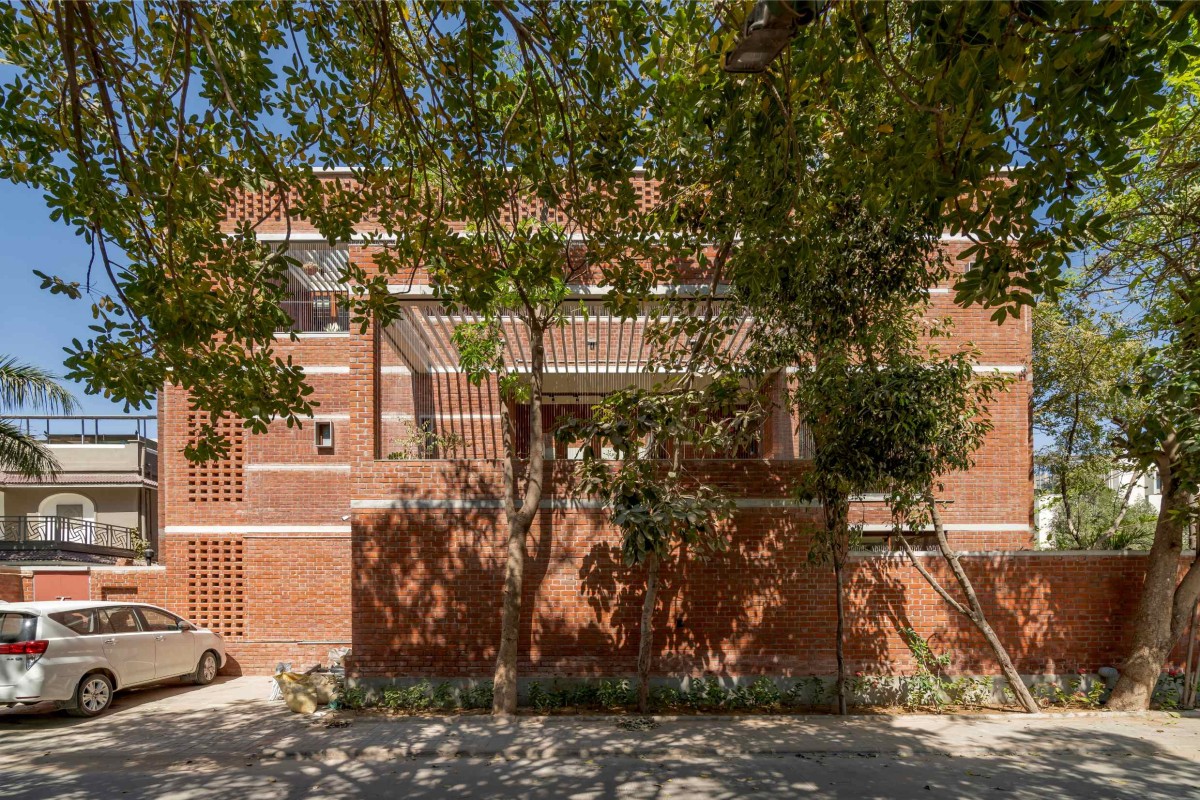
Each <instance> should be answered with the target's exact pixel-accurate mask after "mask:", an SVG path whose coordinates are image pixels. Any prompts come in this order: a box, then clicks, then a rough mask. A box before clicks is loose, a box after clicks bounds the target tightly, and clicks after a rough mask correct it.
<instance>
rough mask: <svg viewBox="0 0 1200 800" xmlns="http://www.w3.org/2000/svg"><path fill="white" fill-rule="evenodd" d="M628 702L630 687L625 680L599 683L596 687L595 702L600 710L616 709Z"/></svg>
mask: <svg viewBox="0 0 1200 800" xmlns="http://www.w3.org/2000/svg"><path fill="white" fill-rule="evenodd" d="M630 700H631V697H630V685H629V681H627V680H624V679H622V680H619V681H600V685H599V686H598V687H596V702H597V703H599V704H600V706H601V707H602V708H617V707H619V706H623V705H626V704H627V703H629V702H630Z"/></svg>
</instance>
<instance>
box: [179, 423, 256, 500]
mask: <svg viewBox="0 0 1200 800" xmlns="http://www.w3.org/2000/svg"><path fill="white" fill-rule="evenodd" d="M206 417H207V415H205V414H203V413H201V412H196V411H193V412H190V413H189V414H188V417H187V425H188V438H189V439H192V438H194V436H195V432H196V430H197V428H199V427H200V426H201V425H202V424H204V422H205V421H206ZM215 427H216V429H217V430H218V431H219V432H220V433H222V434H224V436H225V437H226V439H227V440H228V441H229V456H228V457H227V458H224V459H221V460H219V461H218V460H213V461H206V462H204V463H203V464H197V463H194V462H188V465H187V487H188V500H190V501H191V502H193V503H213V502H241V500H242V486H243V483H244V480H245V476H244V474H243V471H242V466H243V461H244V456H245V443H244V441H243V433H242V432H243V428H242V425H241V423H240V422H236V421H234V420H227V419H226V420H221V421H220V422H218V423H217V424H216V426H215Z"/></svg>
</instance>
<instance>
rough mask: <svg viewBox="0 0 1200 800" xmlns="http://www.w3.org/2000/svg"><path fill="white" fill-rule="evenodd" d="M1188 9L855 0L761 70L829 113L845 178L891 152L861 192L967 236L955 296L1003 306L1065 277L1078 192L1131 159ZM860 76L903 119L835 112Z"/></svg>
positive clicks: (1114, 174) (1078, 217)
mask: <svg viewBox="0 0 1200 800" xmlns="http://www.w3.org/2000/svg"><path fill="white" fill-rule="evenodd" d="M735 8H736V7H735ZM1196 9H1197V4H1196V3H1194V2H1183V3H1178V4H1174V5H1171V6H1166V5H1152V4H1148V3H1041V2H1013V3H958V2H916V1H915V0H909V1H907V2H889V3H880V2H876V1H875V0H849V1H848V2H841V3H836V4H833V5H832V7H831V8H830V10H829V13H826V14H823V15H821V17H820V18H819V19H818V21H817V22H815V23H814V24H812V25H808V26H805V27H804V28H802V29H801V30H800V32H799V34H798V35H797V36H796V38H795V40H794V42H793V45H792V47H791V48H790V52H788V57H787V58H785V59H783V60H781V61H779V62H777V73H775V74H767V75H765V76H763V77H762V78H761V79H760V80H761V82H762V83H764V84H768V85H773V86H776V87H777V92H778V94H779V95H781V96H783V97H784V98H788V99H789V100H792V99H794V98H796V97H797V95H799V97H800V98H801V99H803V100H804V101H807V103H808V105H807V115H820V114H824V115H828V118H829V120H830V122H831V123H832V125H833V126H834V127H835V128H836V129H838V131H839V137H838V139H837V140H831V141H830V142H829V144H830V148H831V149H830V161H831V164H830V169H833V170H838V171H840V172H842V173H843V180H844V181H845V182H846V183H847V184H848V185H849V184H852V183H853V182H854V176H855V173H856V172H857V169H858V168H859V166H860V165H862V164H868V165H871V166H876V165H878V166H880V167H883V166H886V169H881V170H880V171H879V172H878V173H877V174H878V175H879V176H881V179H880V180H877V181H875V182H873V183H872V185H871V186H870V187H869V189H867V190H866V191H865V193H864V195H863V202H864V203H865V204H866V205H868V206H874V205H876V204H878V205H880V206H886V205H889V204H891V205H896V206H898V205H899V204H898V203H892V202H891V201H892V200H898V201H899V203H903V202H910V200H909V198H913V199H918V198H919V200H920V201H921V202H922V203H924V204H925V205H924V209H925V210H926V213H929V214H933V215H936V216H937V217H938V218H939V219H940V220H941V222H942V224H943V226H944V228H945V229H946V230H949V231H952V232H956V233H962V234H964V235H966V236H968V237H970V238H971V239H972V240H974V242H975V245H974V246H972V247H971V248H969V249H968V250H967V251H966V252H964V253H963V254H962V257H963V258H964V259H970V261H971V264H970V266H969V269H967V270H966V272H965V273H964V275H963V276H962V278H961V279H960V280H959V281H958V283H957V299H958V301H959V302H960V303H963V304H969V303H981V304H983V305H984V306H986V307H991V308H995V309H996V311H995V318H996V319H997V320H998V321H999V320H1003V319H1005V317H1006V316H1010V315H1015V314H1016V313H1018V310H1019V308H1020V306H1022V305H1033V304H1034V300H1035V298H1036V297H1038V296H1039V295H1041V294H1042V293H1044V292H1048V293H1053V292H1054V291H1056V290H1057V289H1058V288H1061V286H1062V273H1063V271H1064V269H1065V267H1066V266H1067V264H1068V261H1069V258H1070V256H1071V255H1072V253H1073V252H1074V251H1076V250H1078V249H1080V248H1081V247H1082V246H1084V245H1085V244H1086V242H1087V241H1089V239H1090V238H1091V237H1092V236H1096V235H1100V234H1101V232H1103V231H1104V228H1105V223H1106V220H1105V218H1104V217H1103V215H1102V214H1099V213H1097V211H1096V210H1095V209H1094V208H1093V207H1091V206H1090V205H1088V204H1086V203H1084V202H1083V201H1084V199H1085V197H1086V196H1087V193H1088V191H1089V189H1091V188H1092V187H1094V186H1096V185H1099V184H1101V183H1108V184H1110V185H1115V183H1116V182H1119V181H1120V180H1121V178H1122V177H1123V176H1124V175H1125V174H1126V173H1128V172H1129V171H1130V169H1132V166H1133V163H1134V162H1135V160H1136V158H1135V157H1134V156H1133V155H1132V154H1131V149H1130V148H1131V146H1132V145H1133V142H1132V140H1133V139H1134V138H1136V136H1137V135H1138V133H1139V132H1140V131H1142V130H1143V129H1144V128H1145V125H1146V120H1147V114H1148V112H1150V111H1152V110H1153V109H1155V108H1158V107H1160V106H1161V104H1162V102H1163V97H1162V95H1161V94H1160V90H1161V88H1162V87H1163V76H1164V72H1165V67H1166V58H1167V56H1168V54H1169V52H1170V50H1171V48H1172V47H1174V46H1175V45H1177V44H1179V43H1181V42H1182V41H1184V40H1185V39H1186V38H1187V37H1188V35H1189V33H1190V30H1191V24H1192V22H1191V17H1192V16H1193V15H1194V14H1195V12H1196ZM730 13H731V14H737V13H738V12H730ZM726 49H728V48H726ZM864 65H865V68H864ZM860 85H864V86H880V87H881V88H882V89H883V90H884V91H885V92H887V93H888V95H889V96H890V97H891V98H892V99H893V100H895V101H896V102H898V103H900V104H902V107H903V109H904V117H905V120H906V122H905V124H903V125H896V124H895V120H894V119H884V118H882V117H881V118H879V119H877V120H876V121H875V122H876V124H877V125H879V126H883V127H884V130H886V131H887V134H888V135H887V136H886V137H878V136H877V131H876V125H871V124H857V125H855V124H847V123H845V122H843V121H842V120H841V104H842V101H843V99H844V98H845V96H846V95H847V94H853V93H854V91H855V90H856V88H857V87H859V86H860ZM863 122H864V123H865V122H866V120H864V121H863ZM838 152H841V153H843V154H844V155H847V156H848V155H851V154H853V156H854V157H839V156H838V155H837V153H838ZM1002 171H1003V172H1002Z"/></svg>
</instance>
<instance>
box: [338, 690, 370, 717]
mask: <svg viewBox="0 0 1200 800" xmlns="http://www.w3.org/2000/svg"><path fill="white" fill-rule="evenodd" d="M337 704H338V706H339V707H340V708H349V709H351V710H355V711H357V710H358V709H361V708H366V706H367V690H366V689H363V688H362V687H360V686H346V685H342V686H339V687H338V695H337Z"/></svg>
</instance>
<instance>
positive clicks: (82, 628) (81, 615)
mask: <svg viewBox="0 0 1200 800" xmlns="http://www.w3.org/2000/svg"><path fill="white" fill-rule="evenodd" d="M48 616H49V617H50V619H52V620H54V621H55V622H57V623H58V624H59V625H62V626H63V627H64V628H67V629H68V630H71V631H73V632H75V633H78V634H79V635H80V636H90V635H91V634H93V633H99V632H100V631H98V630H96V614H95V612H94V611H92V609H90V608H80V609H77V610H75V611H56V612H54V613H53V614H50V615H48Z"/></svg>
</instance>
